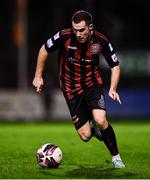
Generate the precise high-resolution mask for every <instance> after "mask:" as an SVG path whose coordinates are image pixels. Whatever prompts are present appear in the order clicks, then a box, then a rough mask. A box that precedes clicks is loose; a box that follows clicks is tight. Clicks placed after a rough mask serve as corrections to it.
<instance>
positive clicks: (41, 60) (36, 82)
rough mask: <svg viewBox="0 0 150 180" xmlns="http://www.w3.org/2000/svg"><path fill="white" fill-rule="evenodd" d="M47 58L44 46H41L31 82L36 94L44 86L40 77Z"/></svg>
mask: <svg viewBox="0 0 150 180" xmlns="http://www.w3.org/2000/svg"><path fill="white" fill-rule="evenodd" d="M47 57H48V52H47V50H46V49H45V46H44V45H43V46H42V47H41V48H40V50H39V53H38V58H37V64H36V70H35V76H34V79H33V82H32V84H33V86H34V87H35V88H36V92H38V93H40V92H41V90H42V86H43V85H44V82H43V77H42V75H43V70H44V67H45V62H46V59H47Z"/></svg>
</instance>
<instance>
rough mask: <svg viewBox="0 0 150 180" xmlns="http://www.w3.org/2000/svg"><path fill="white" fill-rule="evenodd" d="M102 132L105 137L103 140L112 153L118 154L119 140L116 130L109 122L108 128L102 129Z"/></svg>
mask: <svg viewBox="0 0 150 180" xmlns="http://www.w3.org/2000/svg"><path fill="white" fill-rule="evenodd" d="M101 134H102V137H103V141H104V143H105V145H106V146H107V148H108V150H109V152H110V154H111V155H117V154H118V147H117V141H116V137H115V133H114V130H113V128H112V127H111V125H110V124H108V127H107V128H106V129H104V130H101Z"/></svg>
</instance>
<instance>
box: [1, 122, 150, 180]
mask: <svg viewBox="0 0 150 180" xmlns="http://www.w3.org/2000/svg"><path fill="white" fill-rule="evenodd" d="M111 124H112V126H113V127H114V130H115V132H116V136H117V140H118V146H119V149H120V154H121V156H122V159H123V160H124V162H125V164H126V168H125V169H119V170H117V169H114V168H113V166H112V163H111V156H110V155H109V153H108V150H107V149H106V147H105V146H104V144H103V143H102V142H98V141H97V140H96V139H94V138H93V139H91V141H89V142H88V143H84V142H82V141H81V140H80V139H79V137H78V135H77V133H76V131H75V129H74V126H73V125H72V123H64V122H61V123H52V122H49V123H48V122H47V123H1V124H0V178H1V179H81V178H82V179H83V178H84V179H108V178H109V179H110V178H111V179H137V178H140V179H144V178H150V171H149V166H150V122H148V121H147V122H145V121H143V122H130V121H128V122H122V123H121V122H112V123H111ZM44 143H55V144H57V145H58V146H60V148H61V149H62V151H63V156H64V157H63V162H62V164H61V165H60V166H59V167H58V168H57V169H46V168H41V167H39V165H38V164H37V162H36V157H35V154H36V151H37V149H38V148H39V147H40V146H41V145H42V144H44Z"/></svg>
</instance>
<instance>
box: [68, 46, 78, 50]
mask: <svg viewBox="0 0 150 180" xmlns="http://www.w3.org/2000/svg"><path fill="white" fill-rule="evenodd" d="M68 49H73V50H77V47H75V46H68Z"/></svg>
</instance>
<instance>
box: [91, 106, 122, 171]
mask: <svg viewBox="0 0 150 180" xmlns="http://www.w3.org/2000/svg"><path fill="white" fill-rule="evenodd" d="M92 113H93V118H94V120H95V122H96V124H97V126H98V127H99V129H100V131H101V134H102V137H103V141H104V143H105V145H106V147H107V148H108V150H109V152H110V154H111V155H112V162H113V164H114V166H115V168H123V167H125V165H124V164H123V162H122V160H121V157H120V155H119V151H118V147H117V141H116V136H115V132H114V130H113V128H112V126H111V125H110V124H109V123H108V121H107V119H106V111H105V110H102V109H94V110H93V111H92Z"/></svg>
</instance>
